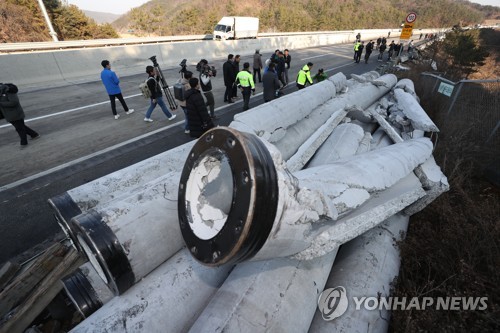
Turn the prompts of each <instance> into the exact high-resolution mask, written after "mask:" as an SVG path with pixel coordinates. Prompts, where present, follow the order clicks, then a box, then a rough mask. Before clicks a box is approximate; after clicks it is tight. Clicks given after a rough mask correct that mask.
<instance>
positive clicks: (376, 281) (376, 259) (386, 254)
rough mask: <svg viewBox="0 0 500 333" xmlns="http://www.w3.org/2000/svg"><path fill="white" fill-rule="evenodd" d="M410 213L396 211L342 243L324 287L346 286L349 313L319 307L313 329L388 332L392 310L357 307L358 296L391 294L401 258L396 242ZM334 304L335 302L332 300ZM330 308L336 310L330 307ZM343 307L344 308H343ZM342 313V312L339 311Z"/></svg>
mask: <svg viewBox="0 0 500 333" xmlns="http://www.w3.org/2000/svg"><path fill="white" fill-rule="evenodd" d="M408 220H409V217H408V216H405V215H402V214H396V215H394V216H392V217H390V218H389V219H387V220H386V221H384V222H383V223H382V224H380V225H379V226H377V227H375V228H373V229H371V230H369V231H367V232H365V233H364V234H362V235H361V236H359V237H357V238H355V239H353V240H351V241H349V242H348V243H346V244H344V245H342V247H341V248H340V250H339V252H338V254H337V257H336V258H335V263H334V265H333V267H332V271H331V273H330V276H329V277H328V281H327V283H326V285H325V287H324V289H325V290H326V289H328V288H336V287H342V288H344V290H345V294H344V295H342V296H343V297H346V299H347V301H348V306H347V308H346V310H345V313H343V314H341V316H340V317H338V318H333V317H329V312H328V311H325V312H324V313H322V312H321V310H319V309H318V311H316V314H315V316H314V319H313V321H312V323H311V327H310V328H309V332H315V333H323V332H324V333H326V332H353V333H361V332H367V331H369V332H387V330H388V327H389V319H390V311H388V310H387V309H379V308H378V307H377V308H376V309H374V310H368V309H366V308H364V307H363V306H361V307H360V308H359V309H356V304H355V302H354V299H353V297H357V298H358V299H362V298H363V297H365V298H368V297H370V298H376V299H378V300H380V297H389V296H390V291H391V283H392V281H393V280H394V278H395V277H396V276H397V275H398V272H399V266H400V259H399V249H398V246H397V245H396V242H397V241H399V240H400V239H401V234H402V233H404V232H406V229H407V226H408ZM331 304H332V305H334V304H333V303H331ZM326 310H332V309H331V308H328V307H327V308H326ZM339 310H340V309H339ZM339 314H340V313H339Z"/></svg>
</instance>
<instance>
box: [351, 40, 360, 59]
mask: <svg viewBox="0 0 500 333" xmlns="http://www.w3.org/2000/svg"><path fill="white" fill-rule="evenodd" d="M360 45H361V42H360V41H359V40H356V42H355V43H354V57H353V58H354V62H357V61H356V59H357V57H358V50H359V46H360Z"/></svg>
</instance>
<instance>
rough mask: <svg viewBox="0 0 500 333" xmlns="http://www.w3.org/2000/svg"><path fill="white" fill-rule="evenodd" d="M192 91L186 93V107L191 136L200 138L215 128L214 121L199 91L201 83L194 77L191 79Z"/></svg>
mask: <svg viewBox="0 0 500 333" xmlns="http://www.w3.org/2000/svg"><path fill="white" fill-rule="evenodd" d="M189 86H190V89H189V90H188V91H186V107H187V110H188V112H187V116H188V122H189V126H190V127H189V129H190V132H189V135H190V136H191V137H193V138H199V137H200V136H201V135H202V134H203V133H205V132H206V131H207V130H209V129H210V128H212V127H214V124H213V122H212V119H211V118H210V116H209V115H208V110H207V105H206V104H205V101H204V100H203V96H202V95H201V92H200V90H199V81H198V79H197V78H195V77H193V78H191V79H189Z"/></svg>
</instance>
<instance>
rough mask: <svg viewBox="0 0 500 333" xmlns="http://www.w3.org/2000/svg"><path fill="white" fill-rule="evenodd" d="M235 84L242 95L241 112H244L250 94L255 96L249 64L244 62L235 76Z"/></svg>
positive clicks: (246, 108) (247, 107)
mask: <svg viewBox="0 0 500 333" xmlns="http://www.w3.org/2000/svg"><path fill="white" fill-rule="evenodd" d="M236 84H237V86H238V88H240V90H241V94H242V95H243V111H246V110H248V109H249V106H248V104H249V103H250V93H252V94H253V95H255V84H254V82H253V75H252V73H250V63H248V62H245V63H244V64H243V70H241V71H240V72H239V73H238V75H236Z"/></svg>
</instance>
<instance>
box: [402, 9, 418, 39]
mask: <svg viewBox="0 0 500 333" xmlns="http://www.w3.org/2000/svg"><path fill="white" fill-rule="evenodd" d="M416 19H417V14H415V13H413V12H412V13H409V14H408V15H406V19H405V24H404V26H403V29H401V36H400V37H399V39H410V38H411V35H412V33H413V23H414V22H415V20H416Z"/></svg>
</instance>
